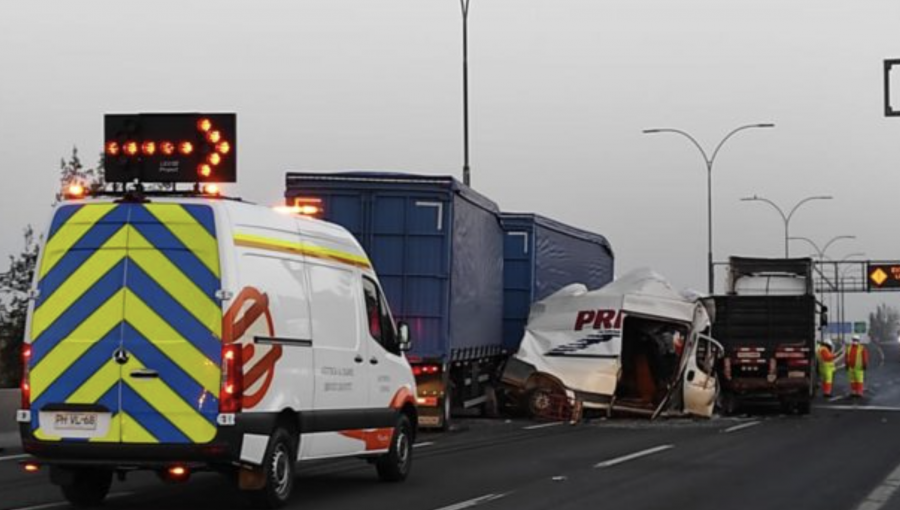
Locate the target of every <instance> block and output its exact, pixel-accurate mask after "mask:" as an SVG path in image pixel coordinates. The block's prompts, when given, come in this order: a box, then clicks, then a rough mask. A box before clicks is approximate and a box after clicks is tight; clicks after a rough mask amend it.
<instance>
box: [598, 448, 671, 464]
mask: <svg viewBox="0 0 900 510" xmlns="http://www.w3.org/2000/svg"><path fill="white" fill-rule="evenodd" d="M672 448H675V445H673V444H664V445H661V446H657V447H654V448H649V449H647V450H641V451H639V452H635V453H631V454H628V455H624V456H622V457H616V458H615V459H609V460H604V461H603V462H600V463H598V464H595V465H594V467H595V468H608V467H612V466H616V465H618V464H622V463H623V462H628V461H630V460H635V459H640V458H641V457H646V456H648V455H653V454H655V453H660V452H664V451H666V450H671V449H672Z"/></svg>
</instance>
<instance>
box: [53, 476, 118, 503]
mask: <svg viewBox="0 0 900 510" xmlns="http://www.w3.org/2000/svg"><path fill="white" fill-rule="evenodd" d="M112 477H113V473H112V471H110V470H107V469H95V468H82V469H75V470H73V471H72V479H71V482H70V483H66V484H63V485H61V488H62V493H63V496H65V498H66V501H68V502H69V503H71V504H72V506H74V507H78V508H91V507H95V506H100V504H102V503H103V500H104V499H106V495H107V494H109V488H110V487H111V486H112Z"/></svg>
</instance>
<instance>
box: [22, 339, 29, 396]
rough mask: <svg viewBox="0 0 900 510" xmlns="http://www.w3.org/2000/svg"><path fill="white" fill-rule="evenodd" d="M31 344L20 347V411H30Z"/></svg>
mask: <svg viewBox="0 0 900 510" xmlns="http://www.w3.org/2000/svg"><path fill="white" fill-rule="evenodd" d="M30 365H31V344H23V345H22V386H21V389H22V406H21V409H22V410H28V409H31V369H30V368H29V367H30Z"/></svg>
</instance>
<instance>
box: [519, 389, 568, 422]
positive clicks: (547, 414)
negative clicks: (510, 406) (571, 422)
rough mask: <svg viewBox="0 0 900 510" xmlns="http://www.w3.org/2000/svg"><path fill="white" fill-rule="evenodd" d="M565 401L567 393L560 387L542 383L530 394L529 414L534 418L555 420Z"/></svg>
mask: <svg viewBox="0 0 900 510" xmlns="http://www.w3.org/2000/svg"><path fill="white" fill-rule="evenodd" d="M564 399H565V391H563V389H562V388H560V387H559V385H557V384H554V383H552V382H549V381H541V382H540V383H539V384H538V386H537V387H535V388H534V389H532V390H531V391H530V392H528V412H529V413H530V414H531V416H532V417H533V418H553V417H554V415H555V414H557V412H558V409H557V408H558V407H559V405H560V402H562V401H564Z"/></svg>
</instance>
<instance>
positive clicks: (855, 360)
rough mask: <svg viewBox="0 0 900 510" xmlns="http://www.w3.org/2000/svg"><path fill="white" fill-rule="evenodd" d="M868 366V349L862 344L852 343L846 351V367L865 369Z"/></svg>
mask: <svg viewBox="0 0 900 510" xmlns="http://www.w3.org/2000/svg"><path fill="white" fill-rule="evenodd" d="M868 367H869V351H868V349H866V348H865V346H863V345H862V344H852V345H850V349H849V350H848V351H847V369H849V370H860V371H862V370H865V369H867V368H868Z"/></svg>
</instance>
